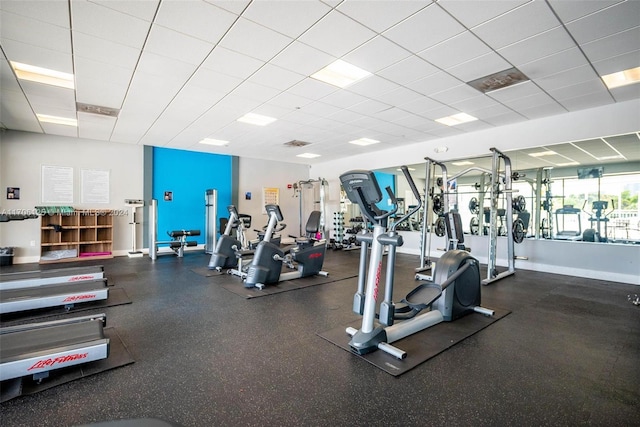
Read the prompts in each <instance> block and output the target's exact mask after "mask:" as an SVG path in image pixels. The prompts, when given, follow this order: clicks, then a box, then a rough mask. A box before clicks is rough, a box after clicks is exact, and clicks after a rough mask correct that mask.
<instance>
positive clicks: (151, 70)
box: [136, 51, 196, 90]
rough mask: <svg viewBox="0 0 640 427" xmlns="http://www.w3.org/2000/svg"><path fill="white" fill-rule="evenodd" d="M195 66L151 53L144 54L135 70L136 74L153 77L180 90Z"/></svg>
mask: <svg viewBox="0 0 640 427" xmlns="http://www.w3.org/2000/svg"><path fill="white" fill-rule="evenodd" d="M195 70H196V66H195V65H193V64H189V63H187V62H182V61H179V60H177V59H173V58H169V57H167V56H161V55H158V54H155V53H152V52H146V51H145V52H144V53H143V54H142V56H141V57H140V62H139V63H138V67H137V68H136V74H137V73H143V74H147V75H153V76H157V77H161V78H162V79H164V80H166V81H168V82H171V84H172V87H173V88H175V89H172V90H176V89H178V88H180V86H182V85H183V84H184V83H185V82H186V81H187V80H188V79H189V77H190V76H191V75H192V74H193V73H194V71H195Z"/></svg>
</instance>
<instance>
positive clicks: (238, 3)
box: [205, 0, 251, 15]
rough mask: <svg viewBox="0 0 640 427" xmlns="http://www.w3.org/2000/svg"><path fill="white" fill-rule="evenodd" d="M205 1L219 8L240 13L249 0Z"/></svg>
mask: <svg viewBox="0 0 640 427" xmlns="http://www.w3.org/2000/svg"><path fill="white" fill-rule="evenodd" d="M205 1H206V2H207V3H210V4H213V5H215V6H217V7H219V8H221V9H224V10H227V11H229V12H231V13H234V14H236V15H240V13H242V11H243V10H245V9H246V8H247V6H248V5H249V3H251V1H249V0H205Z"/></svg>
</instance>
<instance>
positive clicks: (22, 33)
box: [0, 11, 71, 53]
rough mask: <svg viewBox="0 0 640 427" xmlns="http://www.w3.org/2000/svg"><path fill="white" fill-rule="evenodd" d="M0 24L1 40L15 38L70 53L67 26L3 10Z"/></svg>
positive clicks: (26, 42)
mask: <svg viewBox="0 0 640 427" xmlns="http://www.w3.org/2000/svg"><path fill="white" fill-rule="evenodd" d="M0 26H1V28H2V40H4V39H8V40H16V41H20V42H22V43H25V44H30V45H33V46H38V47H42V48H46V49H50V50H55V51H57V52H63V53H71V37H70V35H69V30H68V28H63V27H58V26H57V25H52V24H47V23H46V22H42V21H37V20H35V19H30V18H26V17H24V16H20V15H16V14H13V13H8V12H4V11H3V12H2V14H0Z"/></svg>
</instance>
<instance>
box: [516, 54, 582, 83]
mask: <svg viewBox="0 0 640 427" xmlns="http://www.w3.org/2000/svg"><path fill="white" fill-rule="evenodd" d="M586 64H587V60H586V58H585V57H584V54H583V53H582V52H581V51H580V49H578V48H577V47H575V48H571V49H567V50H564V51H562V52H560V53H556V54H554V55H550V56H547V57H545V58H542V59H539V60H537V61H533V62H529V63H527V64H523V65H521V66H520V67H519V69H520V71H522V72H523V73H524V74H525V75H526V76H527V77H529V78H530V79H539V78H541V77H546V76H549V75H553V74H557V73H559V72H562V71H565V70H570V69H572V68H577V67H581V66H583V65H586Z"/></svg>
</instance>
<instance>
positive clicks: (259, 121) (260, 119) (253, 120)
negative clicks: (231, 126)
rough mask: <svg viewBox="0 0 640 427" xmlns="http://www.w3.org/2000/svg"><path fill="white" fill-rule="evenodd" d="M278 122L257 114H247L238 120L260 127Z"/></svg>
mask: <svg viewBox="0 0 640 427" xmlns="http://www.w3.org/2000/svg"><path fill="white" fill-rule="evenodd" d="M276 120H277V119H274V118H273V117H268V116H263V115H260V114H255V113H247V114H245V115H244V116H242V117H240V118H239V119H238V121H239V122H242V123H249V124H252V125H258V126H266V125H268V124H269V123H273V122H275V121H276Z"/></svg>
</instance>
